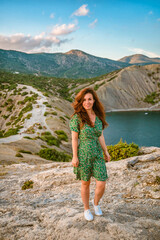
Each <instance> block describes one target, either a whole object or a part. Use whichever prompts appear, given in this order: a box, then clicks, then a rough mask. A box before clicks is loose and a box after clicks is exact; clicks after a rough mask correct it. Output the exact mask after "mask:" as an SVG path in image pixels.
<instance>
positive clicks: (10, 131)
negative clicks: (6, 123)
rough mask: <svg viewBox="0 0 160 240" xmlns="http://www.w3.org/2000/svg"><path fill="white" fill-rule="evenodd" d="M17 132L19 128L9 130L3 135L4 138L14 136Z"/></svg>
mask: <svg viewBox="0 0 160 240" xmlns="http://www.w3.org/2000/svg"><path fill="white" fill-rule="evenodd" d="M18 131H19V128H10V129H9V130H8V131H7V132H6V133H5V134H4V137H9V136H11V135H16V134H17V133H18Z"/></svg>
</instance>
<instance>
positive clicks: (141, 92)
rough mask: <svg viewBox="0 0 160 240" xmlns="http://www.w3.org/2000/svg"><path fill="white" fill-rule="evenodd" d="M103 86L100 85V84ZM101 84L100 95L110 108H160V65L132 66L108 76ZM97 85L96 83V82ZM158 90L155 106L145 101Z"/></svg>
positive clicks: (107, 109) (107, 108)
mask: <svg viewBox="0 0 160 240" xmlns="http://www.w3.org/2000/svg"><path fill="white" fill-rule="evenodd" d="M101 82H102V83H104V84H102V86H100V84H101ZM101 82H99V83H98V82H97V83H96V84H99V86H100V87H99V88H98V90H97V93H98V96H99V97H100V99H101V101H102V102H103V104H104V106H105V110H106V111H110V110H115V109H117V110H119V111H120V110H124V111H125V110H129V111H132V110H136V109H142V108H144V110H146V109H150V110H154V109H155V110H160V65H159V64H157V65H156V64H155V65H147V66H131V67H127V68H124V69H123V70H121V71H120V72H118V73H114V74H112V75H109V76H107V78H106V79H103V80H102V81H101ZM94 86H95V84H94ZM153 92H156V93H157V94H159V99H158V102H156V104H155V107H154V106H153V104H151V103H147V102H144V99H145V97H146V96H147V95H149V94H151V93H153Z"/></svg>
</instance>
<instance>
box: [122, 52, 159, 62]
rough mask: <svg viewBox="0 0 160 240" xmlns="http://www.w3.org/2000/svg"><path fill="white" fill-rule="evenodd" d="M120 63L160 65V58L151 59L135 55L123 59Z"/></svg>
mask: <svg viewBox="0 0 160 240" xmlns="http://www.w3.org/2000/svg"><path fill="white" fill-rule="evenodd" d="M118 61H121V62H125V63H130V64H153V63H155V64H158V63H160V58H150V57H148V56H146V55H143V54H134V55H130V56H126V57H123V58H121V59H119V60H118Z"/></svg>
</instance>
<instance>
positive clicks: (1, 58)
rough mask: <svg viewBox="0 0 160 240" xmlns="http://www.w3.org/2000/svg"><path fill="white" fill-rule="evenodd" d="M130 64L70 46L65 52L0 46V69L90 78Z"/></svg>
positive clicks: (62, 76) (63, 76)
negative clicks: (17, 49)
mask: <svg viewBox="0 0 160 240" xmlns="http://www.w3.org/2000/svg"><path fill="white" fill-rule="evenodd" d="M129 65H130V64H128V63H123V62H119V61H114V60H110V59H107V58H100V57H96V56H93V55H90V54H87V53H85V52H83V51H80V50H71V51H69V52H66V53H36V54H27V53H24V52H18V51H13V50H3V49H0V69H1V70H7V71H12V72H20V73H29V74H36V75H37V74H38V75H43V76H55V77H61V78H79V79H80V78H91V77H96V76H99V75H102V74H105V73H107V72H112V71H114V70H117V69H121V68H124V67H126V66H129Z"/></svg>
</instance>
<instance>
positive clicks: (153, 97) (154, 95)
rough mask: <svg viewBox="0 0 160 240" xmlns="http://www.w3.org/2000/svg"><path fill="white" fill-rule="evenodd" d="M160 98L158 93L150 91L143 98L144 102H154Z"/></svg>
mask: <svg viewBox="0 0 160 240" xmlns="http://www.w3.org/2000/svg"><path fill="white" fill-rule="evenodd" d="M159 100H160V93H156V92H152V93H151V94H149V95H147V96H146V97H145V99H144V102H147V103H151V104H155V103H157V102H158V101H159Z"/></svg>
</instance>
